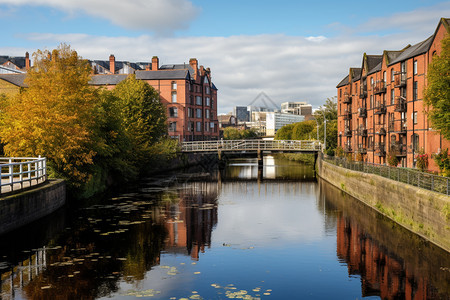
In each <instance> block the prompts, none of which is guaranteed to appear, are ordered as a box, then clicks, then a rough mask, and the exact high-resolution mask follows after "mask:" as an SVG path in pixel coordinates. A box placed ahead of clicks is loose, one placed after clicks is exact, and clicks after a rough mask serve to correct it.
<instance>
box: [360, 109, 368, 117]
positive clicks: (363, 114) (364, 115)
mask: <svg viewBox="0 0 450 300" xmlns="http://www.w3.org/2000/svg"><path fill="white" fill-rule="evenodd" d="M358 116H359V117H360V118H367V109H366V108H364V107H360V108H358Z"/></svg>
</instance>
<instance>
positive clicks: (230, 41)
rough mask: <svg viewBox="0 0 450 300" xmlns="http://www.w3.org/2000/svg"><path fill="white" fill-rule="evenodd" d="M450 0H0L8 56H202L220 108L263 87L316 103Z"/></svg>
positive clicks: (413, 39)
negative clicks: (63, 48) (68, 51)
mask: <svg viewBox="0 0 450 300" xmlns="http://www.w3.org/2000/svg"><path fill="white" fill-rule="evenodd" d="M441 17H450V1H433V0H427V1H424V0H409V1H384V0H377V1H371V2H361V1H320V2H318V1H286V0H279V1H268V0H259V1H254V0H240V1H236V0H229V1H211V0H209V1H207V0H193V1H189V0H127V1H123V0H0V25H1V28H3V30H2V42H1V43H0V55H15V56H23V55H24V53H25V51H28V52H30V53H32V52H34V51H36V50H37V49H53V48H55V47H57V46H58V45H59V44H60V43H61V42H65V43H68V44H70V45H71V46H72V47H73V48H74V49H75V50H77V51H78V53H79V54H80V55H81V56H82V57H84V58H89V59H104V60H107V59H108V57H109V54H111V53H113V54H114V55H115V56H116V59H118V60H126V61H149V60H150V58H151V57H152V56H154V55H157V56H158V57H159V58H160V61H161V62H162V63H183V62H188V61H189V58H191V57H196V58H197V59H198V60H199V63H200V64H202V65H205V67H210V68H211V70H212V75H213V80H214V82H215V84H216V85H217V87H218V88H219V102H218V104H219V112H221V113H226V112H228V111H230V110H231V108H232V107H233V106H234V105H247V104H249V103H250V102H251V101H252V100H253V99H254V98H255V97H256V96H257V95H258V94H259V93H260V92H261V91H264V92H266V93H267V94H268V95H269V97H271V98H272V100H274V101H275V102H276V103H281V102H284V101H308V102H310V103H311V104H313V106H314V107H318V106H319V105H321V104H322V103H324V101H325V99H326V98H327V97H331V96H333V95H335V94H336V89H335V86H336V85H337V83H338V82H339V81H340V80H341V79H342V78H343V77H345V75H346V73H347V72H348V68H349V67H359V66H360V64H361V58H362V54H363V53H364V52H367V53H368V54H381V52H382V51H383V50H385V49H389V50H396V49H401V48H403V47H404V46H406V45H407V44H414V43H417V42H420V41H422V40H424V39H425V38H427V37H428V36H430V35H431V34H433V32H434V30H435V28H436V26H437V24H438V21H439V19H440V18H441Z"/></svg>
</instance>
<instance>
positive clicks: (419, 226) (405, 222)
mask: <svg viewBox="0 0 450 300" xmlns="http://www.w3.org/2000/svg"><path fill="white" fill-rule="evenodd" d="M317 164H318V165H317V174H318V175H319V177H321V178H322V179H324V180H326V181H328V182H329V183H331V184H332V185H334V186H336V187H338V188H339V189H341V190H342V191H344V192H346V193H348V194H349V195H351V196H353V197H355V198H357V199H359V200H360V201H362V202H364V203H365V204H367V205H369V206H370V207H372V208H374V209H376V210H377V211H379V212H380V213H382V214H384V215H386V216H387V217H389V218H390V219H392V220H394V221H395V222H397V223H398V224H400V225H402V226H404V227H405V228H407V229H409V230H411V231H413V232H414V233H416V234H418V235H420V236H422V237H424V238H425V239H427V240H429V241H431V242H432V243H434V244H436V245H438V246H439V247H441V248H443V249H445V250H446V251H448V252H450V197H449V196H446V195H443V194H439V193H435V192H432V191H428V190H424V189H421V188H417V187H414V186H412V185H408V184H404V183H401V182H397V181H393V180H389V179H386V178H384V177H381V176H377V175H373V174H365V173H362V172H357V171H351V170H348V169H345V168H341V167H338V166H335V165H333V164H330V163H327V162H325V161H323V160H322V159H320V158H319V160H318V162H317Z"/></svg>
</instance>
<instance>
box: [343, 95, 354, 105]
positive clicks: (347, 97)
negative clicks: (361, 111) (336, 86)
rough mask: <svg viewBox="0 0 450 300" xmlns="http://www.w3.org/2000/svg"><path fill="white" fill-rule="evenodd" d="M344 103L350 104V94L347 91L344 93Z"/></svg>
mask: <svg viewBox="0 0 450 300" xmlns="http://www.w3.org/2000/svg"><path fill="white" fill-rule="evenodd" d="M344 103H347V104H352V95H350V94H349V93H347V92H345V93H344Z"/></svg>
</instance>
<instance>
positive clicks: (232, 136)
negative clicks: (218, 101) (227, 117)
mask: <svg viewBox="0 0 450 300" xmlns="http://www.w3.org/2000/svg"><path fill="white" fill-rule="evenodd" d="M223 138H224V139H225V140H239V139H240V138H241V134H240V133H239V130H237V129H236V128H234V127H227V128H225V129H224V130H223Z"/></svg>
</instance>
